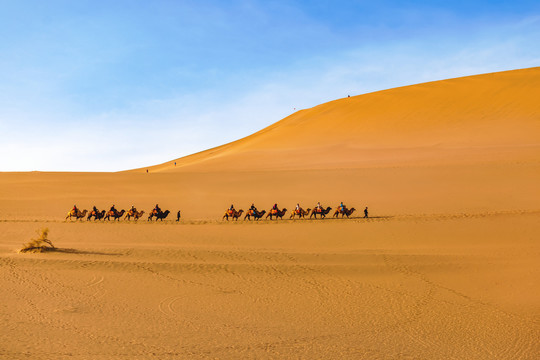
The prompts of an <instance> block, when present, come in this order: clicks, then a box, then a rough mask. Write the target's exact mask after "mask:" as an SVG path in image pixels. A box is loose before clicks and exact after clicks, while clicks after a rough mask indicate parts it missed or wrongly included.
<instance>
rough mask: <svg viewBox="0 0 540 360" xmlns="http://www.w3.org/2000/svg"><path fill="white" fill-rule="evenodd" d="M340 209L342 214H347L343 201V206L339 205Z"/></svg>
mask: <svg viewBox="0 0 540 360" xmlns="http://www.w3.org/2000/svg"><path fill="white" fill-rule="evenodd" d="M339 207H340V208H341V212H345V205H343V201H342V202H341V204H339Z"/></svg>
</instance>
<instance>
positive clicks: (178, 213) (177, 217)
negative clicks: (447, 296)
mask: <svg viewBox="0 0 540 360" xmlns="http://www.w3.org/2000/svg"><path fill="white" fill-rule="evenodd" d="M176 221H180V210H178V212H177V213H176Z"/></svg>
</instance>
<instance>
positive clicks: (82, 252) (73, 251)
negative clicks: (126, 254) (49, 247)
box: [53, 248, 123, 256]
mask: <svg viewBox="0 0 540 360" xmlns="http://www.w3.org/2000/svg"><path fill="white" fill-rule="evenodd" d="M53 251H55V252H59V253H64V254H77V255H105V256H122V255H123V254H120V253H108V252H103V251H85V250H77V249H68V248H54V250H53Z"/></svg>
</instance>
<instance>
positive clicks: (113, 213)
mask: <svg viewBox="0 0 540 360" xmlns="http://www.w3.org/2000/svg"><path fill="white" fill-rule="evenodd" d="M125 212H126V210H124V209H122V210H120V211H118V210H109V211H107V215H105V217H104V219H107V220H111V217H112V218H113V220H118V221H120V218H121V217H122V216H123V215H124V213H125Z"/></svg>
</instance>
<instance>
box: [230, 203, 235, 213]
mask: <svg viewBox="0 0 540 360" xmlns="http://www.w3.org/2000/svg"><path fill="white" fill-rule="evenodd" d="M229 214H234V204H231V207H230V208H229Z"/></svg>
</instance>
